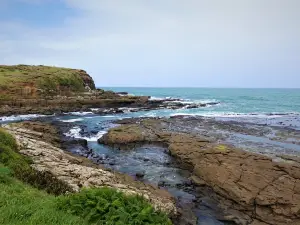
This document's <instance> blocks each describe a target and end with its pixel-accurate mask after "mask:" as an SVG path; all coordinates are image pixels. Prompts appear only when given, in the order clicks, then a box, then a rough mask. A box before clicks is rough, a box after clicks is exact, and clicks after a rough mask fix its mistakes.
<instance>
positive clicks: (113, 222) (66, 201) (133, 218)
mask: <svg viewBox="0 0 300 225" xmlns="http://www.w3.org/2000/svg"><path fill="white" fill-rule="evenodd" d="M57 206H58V208H59V209H60V210H64V211H66V212H68V213H71V214H73V215H76V216H80V217H83V218H84V219H85V220H86V221H87V222H89V223H92V224H99V225H104V224H105V225H125V224H126V225H170V224H172V223H171V221H170V220H169V219H168V217H167V216H166V215H165V214H163V213H161V212H156V211H155V210H154V209H153V207H152V206H151V205H150V204H149V203H148V202H147V201H146V200H145V199H144V198H143V197H141V196H127V195H125V194H123V193H121V192H118V191H116V190H114V189H111V188H97V189H83V190H82V191H81V192H80V193H76V194H70V195H67V196H63V197H59V198H58V204H57Z"/></svg>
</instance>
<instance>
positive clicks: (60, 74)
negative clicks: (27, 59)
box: [0, 65, 85, 98]
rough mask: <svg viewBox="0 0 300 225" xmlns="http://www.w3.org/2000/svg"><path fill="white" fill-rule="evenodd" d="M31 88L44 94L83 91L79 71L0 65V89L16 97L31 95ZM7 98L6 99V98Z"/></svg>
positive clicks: (47, 67)
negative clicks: (60, 91) (59, 91)
mask: <svg viewBox="0 0 300 225" xmlns="http://www.w3.org/2000/svg"><path fill="white" fill-rule="evenodd" d="M33 87H34V88H36V89H41V90H43V91H44V93H45V94H50V92H51V91H54V92H56V91H58V90H63V91H72V92H82V91H84V88H85V87H84V82H83V80H82V78H81V76H80V70H75V69H68V68H59V67H50V66H27V65H16V66H4V65H2V66H1V65H0V89H1V90H3V91H4V92H5V93H7V95H8V94H11V95H16V94H19V95H20V94H21V95H24V93H25V94H26V93H27V94H32V93H31V92H32V90H33ZM6 98H7V97H6Z"/></svg>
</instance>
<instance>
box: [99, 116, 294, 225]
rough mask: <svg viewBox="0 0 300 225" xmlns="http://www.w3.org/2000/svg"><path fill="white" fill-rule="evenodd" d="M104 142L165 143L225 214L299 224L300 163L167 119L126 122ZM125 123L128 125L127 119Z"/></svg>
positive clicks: (242, 220) (120, 145) (244, 220)
mask: <svg viewBox="0 0 300 225" xmlns="http://www.w3.org/2000/svg"><path fill="white" fill-rule="evenodd" d="M121 123H123V125H121V126H119V127H116V128H112V129H111V130H109V132H108V133H107V134H105V135H104V136H103V137H102V138H100V139H99V141H98V142H99V143H101V144H105V145H109V146H112V147H114V148H117V149H120V150H121V151H122V150H128V149H129V148H133V147H135V146H140V145H144V144H149V143H152V144H162V145H165V146H167V147H168V150H169V153H170V154H171V155H172V156H173V157H175V158H176V159H177V160H178V161H179V162H180V163H181V164H182V165H183V166H184V167H185V168H188V169H189V170H190V171H191V172H192V176H191V180H192V181H193V183H194V184H195V185H197V186H199V187H203V186H206V187H209V188H211V189H212V190H213V191H214V193H215V196H214V197H215V198H216V200H217V201H218V203H219V205H218V206H219V207H221V208H222V209H223V210H224V211H225V214H226V216H225V217H226V218H227V219H228V220H231V221H234V222H235V223H237V224H295V225H296V224H300V179H299V178H300V173H299V172H300V164H299V161H297V160H296V159H297V157H294V159H295V160H289V161H285V162H276V161H275V160H273V159H272V158H270V157H268V156H265V155H261V154H256V153H251V152H246V151H244V150H242V149H238V148H235V147H233V146H230V145H225V144H221V143H217V142H215V141H214V140H211V139H209V137H207V136H203V135H201V132H197V133H194V134H191V133H184V132H178V131H176V132H175V131H174V130H170V127H171V126H170V121H168V119H142V120H140V119H137V120H134V119H133V120H126V121H123V122H121ZM124 123H125V124H124Z"/></svg>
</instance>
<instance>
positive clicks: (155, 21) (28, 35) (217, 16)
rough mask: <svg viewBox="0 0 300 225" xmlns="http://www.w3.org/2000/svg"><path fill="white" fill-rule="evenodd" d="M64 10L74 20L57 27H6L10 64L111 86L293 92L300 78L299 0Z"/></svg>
mask: <svg viewBox="0 0 300 225" xmlns="http://www.w3.org/2000/svg"><path fill="white" fill-rule="evenodd" d="M15 1H16V0H15ZM18 1H23V3H22V4H33V5H34V4H36V3H38V4H46V3H47V4H48V5H50V4H54V2H53V1H51V0H48V1H47V2H44V1H43V3H41V2H42V1H41V0H18ZM25 2H26V3H25ZM19 3H20V2H19ZM20 4H21V3H20ZM56 4H57V2H56ZM59 7H64V8H67V9H68V10H69V11H72V14H71V15H66V16H65V17H64V18H62V19H61V20H59V21H56V22H55V23H53V24H51V26H50V25H47V26H45V27H43V26H38V27H36V26H33V25H32V24H28V23H24V22H22V18H20V19H19V20H18V21H17V22H16V21H12V20H9V19H7V20H2V21H0V26H1V30H2V31H1V32H2V33H0V41H1V42H0V43H1V44H0V55H1V58H2V62H3V63H6V64H15V63H28V64H48V65H57V66H66V67H75V68H83V69H86V70H88V72H90V73H91V74H92V75H93V77H95V80H96V82H97V84H98V85H109V86H110V85H119V86H128V85H134V86H141V85H145V86H247V85H250V86H259V85H262V86H266V85H269V84H270V82H269V81H268V80H269V79H271V78H272V77H273V79H274V77H275V76H279V78H278V79H277V80H278V81H276V80H275V81H274V84H272V85H274V86H279V85H284V86H292V85H294V82H292V81H288V80H287V81H285V83H283V84H282V80H283V77H285V78H289V79H290V80H292V79H294V78H295V79H299V78H297V77H296V76H297V75H298V74H299V72H300V66H299V65H298V63H297V61H299V60H300V56H299V52H300V46H299V39H300V30H299V25H300V22H299V21H300V15H299V13H298V9H299V8H300V2H299V1H297V0H286V1H281V0H265V1H259V0H245V1H240V0H229V1H223V0H210V1H204V0H189V1H184V0H163V1H161V0H160V1H159V0H152V1H147V0H127V1H123V0H101V1H98V0H86V1H81V0H60V4H59V5H57V9H58V8H59ZM8 8H9V10H12V11H13V10H14V8H13V7H8ZM33 13H34V11H33ZM53 13H55V10H54V9H52V11H51V12H50V11H49V15H50V14H53ZM258 79H259V80H258ZM298 83H300V82H298Z"/></svg>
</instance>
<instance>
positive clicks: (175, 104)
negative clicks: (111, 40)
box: [0, 65, 218, 116]
mask: <svg viewBox="0 0 300 225" xmlns="http://www.w3.org/2000/svg"><path fill="white" fill-rule="evenodd" d="M0 81H1V84H0V116H10V115H20V114H45V115H51V114H60V113H66V112H79V111H87V112H94V113H98V114H103V113H111V112H114V113H122V112H124V111H123V110H122V108H124V107H126V108H127V109H128V110H129V111H130V112H135V111H141V110H142V111H148V110H156V109H180V108H200V107H206V106H210V105H213V104H218V103H215V102H212V103H206V104H195V103H188V102H181V101H180V99H162V100H151V99H150V97H148V96H131V95H129V94H128V93H126V92H125V93H124V92H120V93H114V92H112V91H104V90H102V89H97V88H96V87H95V83H94V80H93V79H92V77H91V76H90V75H89V74H88V73H87V72H86V71H84V70H76V69H68V68H58V67H49V66H29V65H15V66H1V65H0ZM109 108H110V110H109V111H107V109H109Z"/></svg>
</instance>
